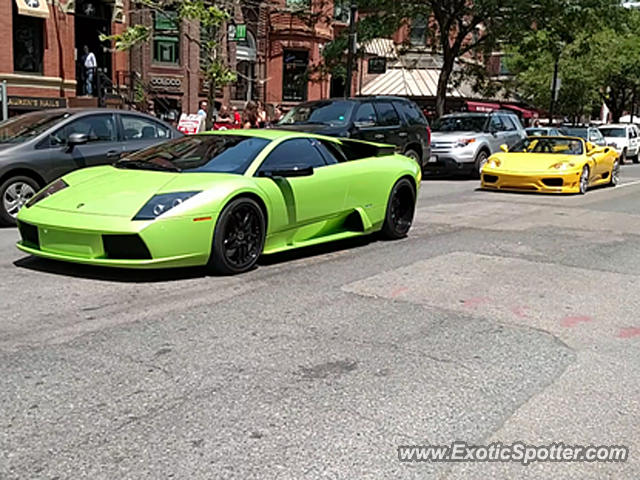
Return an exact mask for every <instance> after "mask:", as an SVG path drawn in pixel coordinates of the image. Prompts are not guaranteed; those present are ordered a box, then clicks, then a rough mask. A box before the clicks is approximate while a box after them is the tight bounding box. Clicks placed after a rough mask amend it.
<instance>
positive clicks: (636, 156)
mask: <svg viewBox="0 0 640 480" xmlns="http://www.w3.org/2000/svg"><path fill="white" fill-rule="evenodd" d="M638 156H639V154H637V153H636V154H635V156H633V157H631V161H633V163H638V162H639V161H640V160H639V159H638Z"/></svg>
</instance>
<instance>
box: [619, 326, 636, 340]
mask: <svg viewBox="0 0 640 480" xmlns="http://www.w3.org/2000/svg"><path fill="white" fill-rule="evenodd" d="M617 337H618V338H633V337H640V328H638V327H629V328H621V329H620V331H619V332H618V335H617Z"/></svg>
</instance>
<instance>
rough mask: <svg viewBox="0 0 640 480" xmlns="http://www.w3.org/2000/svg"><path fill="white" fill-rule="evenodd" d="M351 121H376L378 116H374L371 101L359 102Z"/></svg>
mask: <svg viewBox="0 0 640 480" xmlns="http://www.w3.org/2000/svg"><path fill="white" fill-rule="evenodd" d="M353 121H354V122H359V123H374V124H375V123H378V117H377V116H376V111H375V110H374V109H373V103H371V102H367V103H361V104H360V106H359V107H358V110H356V115H355V117H354V118H353Z"/></svg>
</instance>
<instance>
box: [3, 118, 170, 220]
mask: <svg viewBox="0 0 640 480" xmlns="http://www.w3.org/2000/svg"><path fill="white" fill-rule="evenodd" d="M180 136H182V134H181V133H180V132H178V131H177V130H176V129H174V128H173V127H171V126H170V125H168V124H166V123H164V122H162V121H161V120H158V119H157V118H154V117H151V116H149V115H145V114H142V113H138V112H129V111H123V110H108V109H55V110H44V111H39V112H33V113H27V114H25V115H21V116H19V117H15V118H12V119H9V120H8V121H6V122H3V123H1V124H0V199H1V201H0V224H3V225H14V224H15V217H16V215H17V214H18V211H19V210H20V208H21V207H22V206H23V205H24V204H25V203H26V202H27V201H28V200H29V199H30V198H31V197H33V196H34V195H35V194H36V192H37V191H38V190H40V189H41V188H43V187H44V186H45V185H46V184H48V183H49V182H51V181H52V180H55V179H56V178H58V177H61V176H62V175H65V174H66V173H69V172H71V171H72V170H77V169H79V168H83V167H92V166H96V165H104V164H110V163H113V162H115V161H117V160H118V159H119V158H120V157H121V156H122V155H125V154H127V153H130V152H134V151H136V150H140V149H142V148H145V147H149V146H151V145H154V144H156V143H158V142H163V141H166V140H169V139H172V138H177V137H180Z"/></svg>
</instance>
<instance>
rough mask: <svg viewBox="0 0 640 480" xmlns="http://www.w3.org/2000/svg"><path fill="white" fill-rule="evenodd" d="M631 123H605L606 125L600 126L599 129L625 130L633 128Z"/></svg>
mask: <svg viewBox="0 0 640 480" xmlns="http://www.w3.org/2000/svg"><path fill="white" fill-rule="evenodd" d="M633 126H634V125H633V123H607V124H606V125H600V128H606V127H614V128H625V127H633Z"/></svg>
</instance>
